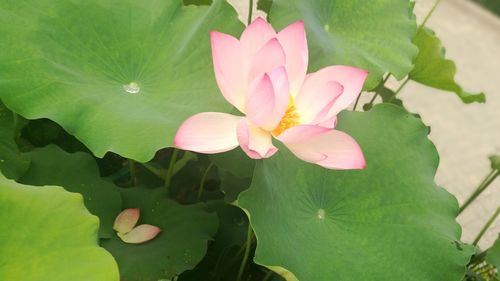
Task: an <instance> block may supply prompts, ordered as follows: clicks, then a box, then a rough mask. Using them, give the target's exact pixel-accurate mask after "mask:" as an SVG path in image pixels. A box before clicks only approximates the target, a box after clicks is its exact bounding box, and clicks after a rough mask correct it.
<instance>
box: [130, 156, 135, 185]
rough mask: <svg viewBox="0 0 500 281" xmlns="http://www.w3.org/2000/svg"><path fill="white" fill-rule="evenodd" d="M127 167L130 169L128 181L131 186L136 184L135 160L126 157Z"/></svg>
mask: <svg viewBox="0 0 500 281" xmlns="http://www.w3.org/2000/svg"><path fill="white" fill-rule="evenodd" d="M128 167H129V171H130V183H131V184H132V186H136V185H137V172H136V169H135V161H134V160H132V159H128Z"/></svg>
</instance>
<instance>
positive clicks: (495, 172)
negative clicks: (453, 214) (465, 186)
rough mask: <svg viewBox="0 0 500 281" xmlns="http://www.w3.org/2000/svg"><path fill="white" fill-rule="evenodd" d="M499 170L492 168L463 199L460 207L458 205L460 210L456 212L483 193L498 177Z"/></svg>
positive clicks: (461, 210) (460, 211) (463, 208)
mask: <svg viewBox="0 0 500 281" xmlns="http://www.w3.org/2000/svg"><path fill="white" fill-rule="evenodd" d="M499 173H500V171H498V170H492V171H491V172H490V173H489V174H488V175H487V176H486V178H484V180H483V181H482V182H481V184H479V186H478V187H477V188H476V190H474V192H473V193H472V194H471V195H470V196H469V198H467V200H465V202H464V204H463V205H462V207H460V210H458V214H460V213H462V212H463V211H464V210H465V209H466V208H467V207H468V206H469V205H470V203H472V202H473V201H474V200H476V198H477V197H478V196H479V195H480V194H481V193H483V191H485V190H486V188H488V186H489V185H490V184H491V183H492V182H493V181H494V180H495V179H496V178H497V177H498V175H499Z"/></svg>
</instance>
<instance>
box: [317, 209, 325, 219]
mask: <svg viewBox="0 0 500 281" xmlns="http://www.w3.org/2000/svg"><path fill="white" fill-rule="evenodd" d="M318 219H320V220H322V219H325V210H323V209H319V210H318Z"/></svg>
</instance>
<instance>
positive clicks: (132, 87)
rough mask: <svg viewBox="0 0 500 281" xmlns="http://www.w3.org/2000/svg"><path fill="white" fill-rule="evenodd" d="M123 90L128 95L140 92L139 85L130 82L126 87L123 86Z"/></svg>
mask: <svg viewBox="0 0 500 281" xmlns="http://www.w3.org/2000/svg"><path fill="white" fill-rule="evenodd" d="M123 89H124V90H125V92H127V93H130V94H138V93H139V92H140V91H141V88H140V87H139V84H137V83H136V82H130V83H129V84H127V85H123Z"/></svg>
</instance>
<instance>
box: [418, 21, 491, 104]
mask: <svg viewBox="0 0 500 281" xmlns="http://www.w3.org/2000/svg"><path fill="white" fill-rule="evenodd" d="M413 43H414V44H415V45H417V47H418V48H419V53H418V55H417V58H416V59H415V67H414V68H413V69H412V71H411V72H410V74H409V77H410V79H412V80H413V81H416V82H418V83H421V84H424V85H426V86H429V87H433V88H436V89H440V90H444V91H449V92H454V93H455V94H457V95H458V97H459V98H460V99H461V100H462V101H463V102H464V103H471V102H485V101H486V97H485V96H484V93H469V92H466V91H464V90H463V89H462V87H460V85H458V84H457V83H456V82H455V74H456V72H457V67H456V66H455V63H454V62H453V61H451V60H448V59H446V58H445V49H444V47H443V45H442V43H441V40H439V38H438V37H437V36H436V34H435V33H434V31H432V30H430V29H429V28H426V27H424V28H421V29H419V31H418V33H417V35H416V36H415V38H414V39H413Z"/></svg>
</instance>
